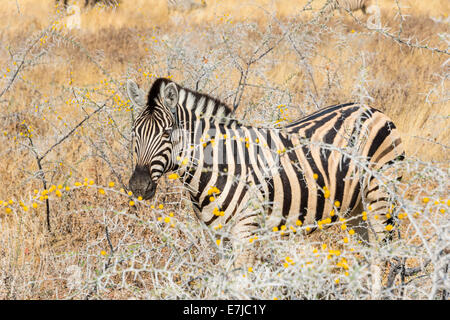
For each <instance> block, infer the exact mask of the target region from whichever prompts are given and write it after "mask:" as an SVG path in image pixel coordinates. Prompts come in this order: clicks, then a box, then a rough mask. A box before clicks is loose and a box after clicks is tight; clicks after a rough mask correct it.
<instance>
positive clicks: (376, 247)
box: [363, 177, 394, 299]
mask: <svg viewBox="0 0 450 320" xmlns="http://www.w3.org/2000/svg"><path fill="white" fill-rule="evenodd" d="M364 207H365V213H363V216H365V217H366V219H367V221H366V222H367V238H368V242H369V245H370V247H371V249H372V250H371V252H370V255H371V257H370V259H371V266H370V271H371V276H372V293H371V294H372V297H371V298H372V299H380V298H381V294H382V271H383V270H382V267H381V266H382V264H383V259H382V258H381V253H380V245H382V244H386V243H387V242H389V241H390V238H391V235H392V232H391V231H392V229H393V221H394V219H393V216H394V210H393V209H394V207H393V205H392V200H391V199H390V196H389V193H388V192H387V190H386V185H385V183H384V182H383V181H379V180H378V179H376V178H374V177H371V178H370V180H369V183H368V184H367V188H366V189H365V206H364Z"/></svg>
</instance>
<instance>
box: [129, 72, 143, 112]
mask: <svg viewBox="0 0 450 320" xmlns="http://www.w3.org/2000/svg"><path fill="white" fill-rule="evenodd" d="M127 93H128V97H129V98H130V100H131V102H132V103H133V104H134V105H135V106H136V107H137V108H138V109H142V108H144V107H145V105H146V101H145V92H144V91H142V90H141V89H140V88H139V86H138V85H137V84H136V82H134V81H133V80H131V79H128V80H127Z"/></svg>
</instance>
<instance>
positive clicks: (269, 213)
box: [128, 79, 404, 265]
mask: <svg viewBox="0 0 450 320" xmlns="http://www.w3.org/2000/svg"><path fill="white" fill-rule="evenodd" d="M128 92H129V96H130V98H131V100H132V101H133V102H134V104H135V105H138V106H141V107H143V108H144V109H143V111H142V112H141V113H140V115H139V116H138V117H137V118H136V122H135V125H134V133H135V137H136V144H135V145H136V149H135V151H136V155H137V164H136V168H135V171H134V173H133V175H132V177H131V179H130V188H131V190H132V191H133V193H134V194H135V195H136V196H142V197H143V198H144V199H149V198H151V197H152V196H153V195H154V192H155V189H156V184H157V182H158V179H159V178H160V177H161V176H162V175H163V174H164V173H166V172H170V171H175V172H177V174H178V175H179V177H180V179H181V180H182V182H183V184H184V185H185V187H186V189H187V190H188V191H189V193H190V195H191V199H192V203H193V205H194V208H195V211H196V214H197V216H198V218H199V219H200V220H202V221H203V222H204V223H205V224H207V225H210V226H218V225H219V224H221V225H224V224H227V223H232V224H233V227H232V230H233V231H232V232H233V235H234V237H233V238H234V242H233V244H234V245H235V247H238V246H240V245H242V243H245V242H246V241H245V240H246V239H248V238H249V237H251V236H252V235H253V234H254V233H255V232H256V231H257V230H258V229H259V228H261V227H263V226H264V227H266V228H273V227H278V228H281V227H282V226H287V227H289V226H296V225H303V226H309V227H310V228H309V229H310V232H312V231H313V230H314V229H315V228H316V227H317V226H318V223H319V224H320V222H321V221H324V220H327V219H328V218H329V219H330V221H335V220H337V219H338V218H339V217H349V216H354V215H360V214H361V212H362V211H363V210H366V211H368V212H369V213H368V218H369V219H368V220H369V222H370V223H372V225H371V227H372V228H373V231H374V232H375V233H374V237H372V238H376V237H375V235H377V236H378V235H382V234H383V233H384V232H385V224H387V223H392V217H389V216H387V214H388V213H389V210H390V206H391V202H392V201H391V199H389V194H388V193H387V191H386V190H385V188H384V182H383V179H386V178H382V177H380V176H376V174H375V175H371V174H367V172H366V171H372V172H378V171H379V170H381V169H383V170H385V169H386V171H387V172H389V170H387V169H388V168H389V167H390V166H391V165H392V164H393V163H394V162H395V161H396V160H401V159H402V157H403V156H404V150H403V148H402V142H401V139H400V136H399V133H398V131H397V129H396V127H395V125H394V124H393V123H392V121H391V120H390V119H389V118H388V117H387V116H386V115H385V114H383V113H382V112H380V111H379V110H376V109H374V108H370V107H362V106H359V105H357V104H354V103H348V104H341V105H335V106H330V107H327V108H324V109H322V110H319V111H317V112H315V113H313V114H311V115H309V116H306V117H304V118H302V119H300V120H298V121H296V122H293V123H291V124H289V125H288V126H285V127H283V128H258V127H252V126H246V125H242V124H241V123H240V122H239V121H237V120H235V119H232V118H230V115H231V110H230V109H229V108H228V106H226V105H225V104H223V103H221V102H220V101H218V100H216V99H215V98H212V97H210V96H208V95H204V94H200V93H198V92H194V91H192V90H189V89H187V88H183V87H181V86H179V85H178V84H176V83H174V82H172V81H170V80H167V79H158V80H156V81H155V83H154V84H153V86H152V88H151V90H150V92H149V94H148V96H147V97H146V96H145V94H144V93H143V92H142V91H141V90H140V89H139V88H138V87H137V85H136V84H135V83H134V82H129V83H128ZM396 178H399V176H398V174H396V173H395V172H389V176H388V177H387V179H396ZM376 215H377V216H379V219H373V217H374V216H376ZM369 240H370V239H369ZM251 259H252V257H249V256H246V255H241V256H239V257H238V259H237V265H242V264H248V263H250V262H249V261H252V260H251Z"/></svg>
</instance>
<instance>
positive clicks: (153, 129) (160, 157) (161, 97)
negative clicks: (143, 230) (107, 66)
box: [127, 78, 178, 200]
mask: <svg viewBox="0 0 450 320" xmlns="http://www.w3.org/2000/svg"><path fill="white" fill-rule="evenodd" d="M127 91H128V96H129V97H130V100H131V102H132V103H133V104H134V105H135V107H136V109H137V110H139V111H138V116H137V118H136V120H135V121H134V126H133V135H134V137H133V139H134V152H135V155H136V167H135V168H134V172H133V174H132V176H131V178H130V181H129V187H130V189H131V191H132V192H133V194H134V195H136V196H141V197H142V198H143V199H145V200H148V199H151V198H152V197H153V196H154V194H155V191H156V186H157V181H158V179H159V178H160V177H161V176H162V175H163V174H164V173H165V172H168V171H170V170H171V169H172V167H173V160H172V150H173V144H172V131H173V129H174V124H175V117H176V107H177V104H178V88H177V85H176V84H175V83H174V82H171V81H170V80H168V79H162V78H161V79H157V80H156V81H155V83H154V84H153V86H152V88H151V89H150V92H149V94H148V96H147V97H146V96H145V93H144V92H143V91H142V90H141V89H139V87H138V86H137V84H136V83H135V82H133V81H132V80H128V82H127Z"/></svg>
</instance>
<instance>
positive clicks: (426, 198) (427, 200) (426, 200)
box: [422, 197, 430, 203]
mask: <svg viewBox="0 0 450 320" xmlns="http://www.w3.org/2000/svg"><path fill="white" fill-rule="evenodd" d="M429 201H430V198H428V197H425V198H423V199H422V202H423V203H428V202H429Z"/></svg>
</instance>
